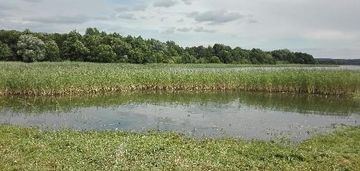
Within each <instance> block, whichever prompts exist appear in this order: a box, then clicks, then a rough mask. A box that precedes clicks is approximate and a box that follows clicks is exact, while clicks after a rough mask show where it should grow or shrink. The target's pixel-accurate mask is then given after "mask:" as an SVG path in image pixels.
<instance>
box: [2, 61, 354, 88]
mask: <svg viewBox="0 0 360 171" xmlns="http://www.w3.org/2000/svg"><path fill="white" fill-rule="evenodd" d="M226 90H245V91H263V92H289V93H309V94H325V95H354V94H358V93H359V92H360V71H358V70H352V71H350V70H322V69H311V68H310V69H309V68H308V67H307V68H306V69H305V68H304V69H301V68H297V69H292V68H291V67H286V68H283V69H274V70H269V69H266V67H248V66H247V67H243V68H242V66H241V65H238V66H234V65H229V66H226V65H164V64H158V65H154V64H152V65H131V64H94V63H70V62H63V63H34V64H25V63H16V62H3V63H0V94H1V95H82V94H96V93H107V92H129V91H226Z"/></svg>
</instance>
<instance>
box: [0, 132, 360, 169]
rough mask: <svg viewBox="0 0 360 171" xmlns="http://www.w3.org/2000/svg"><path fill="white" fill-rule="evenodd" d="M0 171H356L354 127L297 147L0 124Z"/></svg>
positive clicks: (358, 156) (359, 154)
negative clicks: (54, 129) (38, 128)
mask: <svg viewBox="0 0 360 171" xmlns="http://www.w3.org/2000/svg"><path fill="white" fill-rule="evenodd" d="M0 156H1V157H0V170H145V169H154V170H157V169H160V170H173V169H176V170H188V169H191V170H245V169H251V170H256V169H260V170H294V169H296V170H360V128H348V129H342V130H338V131H337V132H335V133H334V134H331V135H326V136H318V137H315V138H313V139H311V140H308V141H306V142H303V143H301V144H298V145H294V144H291V145H282V144H279V143H274V142H261V141H241V140H232V139H226V140H201V141H200V140H193V139H188V138H184V137H182V136H179V135H176V134H167V133H149V134H134V133H121V132H77V131H58V132H51V131H45V132H44V131H39V130H36V129H28V128H18V127H12V126H0Z"/></svg>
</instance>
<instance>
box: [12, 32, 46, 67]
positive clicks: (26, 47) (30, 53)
mask: <svg viewBox="0 0 360 171" xmlns="http://www.w3.org/2000/svg"><path fill="white" fill-rule="evenodd" d="M17 47H18V51H17V54H18V55H19V56H21V58H22V60H23V61H24V62H36V61H41V60H44V58H45V53H46V50H45V43H44V42H43V41H42V40H41V39H39V38H37V37H35V36H32V35H22V36H20V38H19V41H18V43H17Z"/></svg>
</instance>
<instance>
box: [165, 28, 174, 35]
mask: <svg viewBox="0 0 360 171" xmlns="http://www.w3.org/2000/svg"><path fill="white" fill-rule="evenodd" d="M175 30H176V27H170V28H167V29H166V30H164V31H163V32H162V33H164V34H174V33H175Z"/></svg>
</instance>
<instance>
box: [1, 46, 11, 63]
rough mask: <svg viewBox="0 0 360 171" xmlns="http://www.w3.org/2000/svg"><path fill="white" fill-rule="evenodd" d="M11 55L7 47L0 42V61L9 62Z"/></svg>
mask: <svg viewBox="0 0 360 171" xmlns="http://www.w3.org/2000/svg"><path fill="white" fill-rule="evenodd" d="M12 55H13V52H12V51H11V49H10V48H9V46H8V45H7V44H5V43H2V42H0V60H9V59H10V58H11V57H12Z"/></svg>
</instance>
